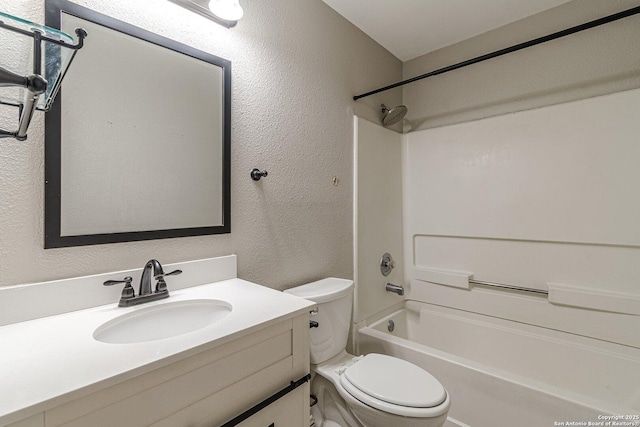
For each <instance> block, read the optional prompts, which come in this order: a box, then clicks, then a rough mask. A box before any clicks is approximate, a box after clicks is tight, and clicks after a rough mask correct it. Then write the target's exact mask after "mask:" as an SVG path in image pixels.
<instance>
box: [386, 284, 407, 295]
mask: <svg viewBox="0 0 640 427" xmlns="http://www.w3.org/2000/svg"><path fill="white" fill-rule="evenodd" d="M384 288H385V289H386V290H387V292H393V293H394V294H398V295H404V287H403V286H402V285H400V286H398V285H394V284H393V283H387V284H386V285H385V287H384Z"/></svg>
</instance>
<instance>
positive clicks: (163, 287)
mask: <svg viewBox="0 0 640 427" xmlns="http://www.w3.org/2000/svg"><path fill="white" fill-rule="evenodd" d="M181 273H182V270H173V271H172V272H170V273H160V274H156V275H155V276H153V278H154V279H156V280H157V281H158V282H157V283H156V293H158V292H168V290H167V282H165V281H164V278H165V277H166V276H176V275H178V274H181Z"/></svg>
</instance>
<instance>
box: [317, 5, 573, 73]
mask: <svg viewBox="0 0 640 427" xmlns="http://www.w3.org/2000/svg"><path fill="white" fill-rule="evenodd" d="M323 1H324V2H325V3H326V4H328V5H329V6H330V7H332V8H333V9H335V10H336V11H337V12H338V13H339V14H341V15H342V16H344V17H345V18H346V19H348V20H349V21H351V23H353V24H354V25H355V26H356V27H358V28H360V29H361V30H362V31H364V32H365V33H366V34H368V35H369V37H371V38H372V39H374V40H375V41H376V42H378V43H379V44H380V45H382V46H383V47H385V48H386V49H387V50H388V51H389V52H391V53H392V54H394V55H395V56H396V57H397V58H398V59H400V60H401V61H403V62H404V61H409V60H411V59H413V58H416V57H418V56H421V55H424V54H425V53H429V52H432V51H434V50H437V49H440V48H441V47H445V46H449V45H451V44H454V43H457V42H460V41H462V40H465V39H468V38H471V37H473V36H477V35H478V34H482V33H485V32H487V31H489V30H492V29H494V28H498V27H501V26H503V25H506V24H509V23H512V22H515V21H518V20H520V19H523V18H526V17H527V16H531V15H535V14H536V13H539V12H542V11H544V10H547V9H551V8H553V7H556V6H559V5H561V4H563V3H567V2H568V1H570V0H323Z"/></svg>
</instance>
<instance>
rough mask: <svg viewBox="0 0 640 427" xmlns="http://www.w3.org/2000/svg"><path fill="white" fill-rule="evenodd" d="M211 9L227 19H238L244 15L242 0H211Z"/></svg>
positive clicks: (218, 15) (219, 16)
mask: <svg viewBox="0 0 640 427" xmlns="http://www.w3.org/2000/svg"><path fill="white" fill-rule="evenodd" d="M209 10H210V11H211V13H213V14H214V15H216V16H217V17H218V18H220V19H224V20H225V21H237V20H238V19H240V18H242V15H244V11H243V10H242V6H240V0H211V1H210V2H209Z"/></svg>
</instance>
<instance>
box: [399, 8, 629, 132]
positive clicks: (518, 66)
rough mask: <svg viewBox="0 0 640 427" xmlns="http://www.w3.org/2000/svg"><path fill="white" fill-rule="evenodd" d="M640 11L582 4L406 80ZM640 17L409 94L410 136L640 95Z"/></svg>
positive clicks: (509, 28)
mask: <svg viewBox="0 0 640 427" xmlns="http://www.w3.org/2000/svg"><path fill="white" fill-rule="evenodd" d="M635 6H638V1H637V0H608V1H602V0H574V1H572V2H570V3H566V4H564V5H562V6H559V7H557V8H554V9H550V10H548V11H546V12H543V13H540V14H537V15H534V16H532V17H529V18H526V19H523V20H521V21H518V22H516V23H513V24H510V25H506V26H504V27H501V28H498V29H496V30H492V31H489V32H487V33H485V34H482V35H479V36H477V37H474V38H471V39H469V40H465V41H463V42H460V43H458V44H455V45H452V46H449V47H446V48H443V49H440V50H437V51H435V52H432V53H429V54H426V55H424V56H421V57H419V58H416V59H414V60H411V61H408V62H405V63H404V67H403V78H405V79H407V78H411V77H415V76H418V75H421V74H424V73H427V72H429V71H433V70H436V69H438V68H441V67H445V66H448V65H451V64H455V63H458V62H461V61H464V60H467V59H470V58H474V57H476V56H480V55H484V54H486V53H489V52H493V51H495V50H498V49H502V48H505V47H508V46H511V45H514V44H517V43H522V42H524V41H527V40H531V39H534V38H536V37H540V36H543V35H546V34H550V33H553V32H556V31H560V30H563V29H565V28H568V27H571V26H574V25H579V24H582V23H584V22H587V21H591V20H594V19H597V18H600V17H603V16H606V15H609V14H612V13H616V12H619V11H622V10H625V9H628V8H631V7H635ZM638 40H640V16H638V15H636V16H632V17H629V18H625V19H623V20H620V21H617V22H613V23H609V24H606V25H604V26H601V27H597V28H593V29H590V30H586V31H584V32H581V33H578V34H574V35H571V36H568V37H565V38H562V39H558V40H554V41H551V42H548V43H545V44H542V45H538V46H535V47H531V48H527V49H524V50H521V51H519V52H514V53H511V54H508V55H505V56H503V57H500V58H494V59H491V60H489V61H486V62H483V63H480V64H474V65H471V66H469V67H466V68H463V69H459V70H455V71H452V72H449V73H446V74H443V75H440V76H435V77H430V78H428V79H425V80H421V81H418V82H415V83H411V84H408V85H406V86H404V87H403V97H404V98H403V100H404V103H405V104H406V105H407V107H409V113H408V114H407V120H405V124H404V126H405V128H404V130H405V132H409V131H412V130H417V129H426V128H432V127H437V126H443V125H448V124H452V123H460V122H466V121H469V120H477V119H481V118H485V117H490V116H496V115H499V114H505V113H509V112H514V111H521V110H528V109H531V108H537V107H541V106H545V105H551V104H558V103H562V102H567V101H572V100H577V99H583V98H589V97H593V96H598V95H603V94H607V93H612V92H619V91H623V90H628V89H632V88H637V87H640V55H638Z"/></svg>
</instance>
